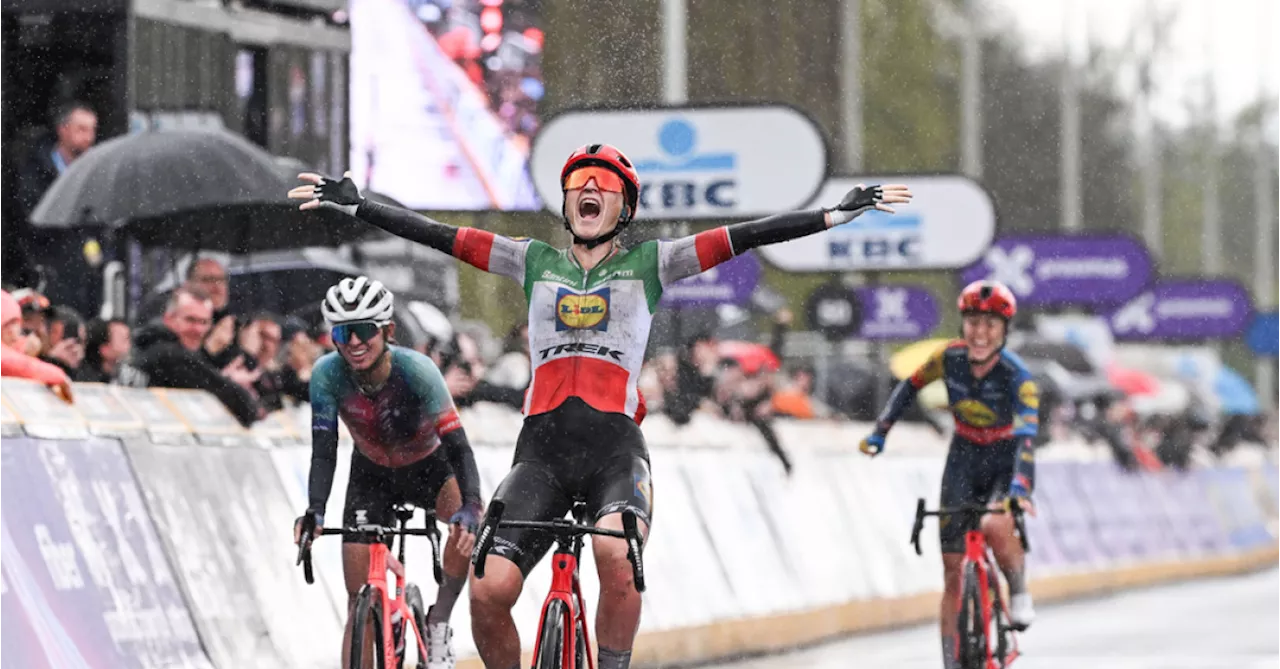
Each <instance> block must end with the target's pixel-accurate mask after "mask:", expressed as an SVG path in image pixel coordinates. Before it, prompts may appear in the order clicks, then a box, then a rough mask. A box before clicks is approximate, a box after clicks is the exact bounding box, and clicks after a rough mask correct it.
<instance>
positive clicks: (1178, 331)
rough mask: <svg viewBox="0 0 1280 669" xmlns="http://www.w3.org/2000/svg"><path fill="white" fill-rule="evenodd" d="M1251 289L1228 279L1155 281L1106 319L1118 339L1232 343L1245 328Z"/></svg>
mask: <svg viewBox="0 0 1280 669" xmlns="http://www.w3.org/2000/svg"><path fill="white" fill-rule="evenodd" d="M1252 311H1253V304H1252V302H1251V300H1250V299H1249V291H1248V290H1246V289H1245V287H1244V286H1243V285H1241V284H1240V282H1239V281H1234V280H1230V279H1184V280H1177V281H1174V280H1162V281H1157V282H1156V283H1155V284H1154V285H1152V286H1151V287H1150V288H1149V289H1148V290H1145V291H1143V292H1142V294H1140V295H1138V296H1137V297H1135V298H1133V299H1132V300H1129V301H1128V302H1126V303H1124V304H1123V305H1121V306H1119V307H1117V308H1116V309H1115V310H1114V311H1112V312H1111V313H1110V314H1109V315H1108V316H1107V322H1108V323H1110V324H1111V331H1112V332H1113V333H1115V337H1116V339H1118V340H1132V341H1146V340H1182V341H1186V340H1190V341H1199V340H1204V339H1230V338H1233V337H1236V336H1238V335H1240V334H1241V333H1242V332H1244V330H1245V328H1246V327H1247V326H1248V325H1249V316H1250V314H1251V313H1252Z"/></svg>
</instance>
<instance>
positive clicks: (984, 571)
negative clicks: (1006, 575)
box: [960, 530, 1019, 669]
mask: <svg viewBox="0 0 1280 669" xmlns="http://www.w3.org/2000/svg"><path fill="white" fill-rule="evenodd" d="M969 564H972V565H973V566H974V571H975V572H976V573H977V575H978V596H979V597H980V599H981V602H982V629H983V630H984V631H985V633H986V635H987V643H986V647H987V657H986V665H987V667H988V669H1002V668H1003V667H1007V666H1009V665H1010V664H1013V661H1014V660H1016V659H1018V655H1019V653H1018V635H1017V634H1016V633H1015V632H1014V631H1013V630H1011V629H1007V628H1001V629H999V630H996V634H997V635H999V634H1006V633H1007V634H1008V635H1009V636H1008V638H1009V641H1010V644H1011V648H1010V649H1009V651H1008V653H1006V655H1005V657H1004V662H1003V664H1001V663H1000V658H998V657H996V652H995V648H996V647H997V645H998V644H999V642H1000V640H999V638H994V639H993V638H991V631H992V628H991V618H992V616H993V615H994V614H995V607H996V606H997V605H999V607H1000V610H1001V611H1004V612H1005V614H1004V615H1005V618H1006V619H1007V618H1008V615H1009V614H1008V611H1009V605H1008V602H1006V601H1005V596H1004V593H1005V587H1004V579H1003V577H1002V576H1001V574H1000V570H999V569H996V568H995V561H994V560H993V558H992V556H991V551H990V550H989V548H988V547H987V539H986V537H985V536H984V535H983V534H982V531H981V530H969V531H967V532H965V534H964V558H963V559H962V560H961V562H960V573H961V574H963V573H964V572H965V566H966V565H969ZM993 578H994V579H995V583H994V586H995V587H994V588H993V587H992V585H993V583H992V579H993ZM992 590H995V593H996V601H992V597H991V593H992ZM960 606H961V607H963V606H964V599H963V596H962V598H961V600H960Z"/></svg>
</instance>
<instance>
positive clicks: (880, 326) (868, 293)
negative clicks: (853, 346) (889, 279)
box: [856, 285, 940, 340]
mask: <svg viewBox="0 0 1280 669" xmlns="http://www.w3.org/2000/svg"><path fill="white" fill-rule="evenodd" d="M856 292H857V294H858V301H859V302H861V304H862V326H861V327H860V328H859V330H858V336H859V337H860V338H862V339H879V340H914V339H923V338H925V337H927V336H929V333H931V332H933V329H934V328H936V327H938V322H939V320H940V315H939V314H938V303H937V302H935V301H934V299H933V295H932V294H931V293H930V292H929V290H928V289H926V288H925V287H923V286H904V285H888V286H875V287H866V288H859V289H858V290H857V291H856Z"/></svg>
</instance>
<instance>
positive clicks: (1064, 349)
mask: <svg viewBox="0 0 1280 669" xmlns="http://www.w3.org/2000/svg"><path fill="white" fill-rule="evenodd" d="M1012 348H1013V350H1014V352H1015V353H1017V354H1018V355H1020V356H1022V357H1024V358H1038V359H1041V360H1052V361H1054V362H1056V363H1058V364H1059V365H1062V368H1063V369H1065V370H1067V371H1068V372H1072V373H1074V374H1084V375H1089V376H1094V375H1097V374H1098V370H1097V369H1096V368H1094V366H1093V362H1091V361H1090V360H1089V356H1088V355H1086V354H1085V352H1084V349H1082V348H1080V347H1079V346H1076V345H1074V344H1068V343H1066V342H1057V341H1050V340H1048V339H1027V340H1025V341H1023V342H1021V343H1019V344H1018V345H1017V346H1014V347H1012Z"/></svg>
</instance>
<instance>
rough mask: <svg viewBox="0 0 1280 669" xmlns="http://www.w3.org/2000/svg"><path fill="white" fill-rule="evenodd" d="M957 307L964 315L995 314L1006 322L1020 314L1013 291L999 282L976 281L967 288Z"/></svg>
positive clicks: (962, 292) (961, 292) (957, 301)
mask: <svg viewBox="0 0 1280 669" xmlns="http://www.w3.org/2000/svg"><path fill="white" fill-rule="evenodd" d="M956 306H958V307H959V308H960V313H962V314H995V315H997V316H999V317H1001V318H1003V319H1005V320H1006V321H1008V320H1010V319H1012V318H1013V315H1014V314H1016V313H1018V300H1017V298H1015V297H1014V296H1013V291H1011V290H1009V288H1008V287H1007V286H1005V285H1004V284H1003V283H1000V282H999V281H974V282H973V283H971V284H969V285H967V286H965V287H964V290H962V291H960V299H958V300H956Z"/></svg>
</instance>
